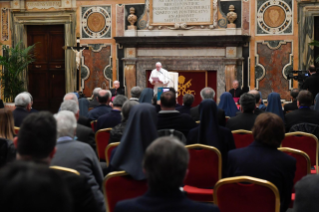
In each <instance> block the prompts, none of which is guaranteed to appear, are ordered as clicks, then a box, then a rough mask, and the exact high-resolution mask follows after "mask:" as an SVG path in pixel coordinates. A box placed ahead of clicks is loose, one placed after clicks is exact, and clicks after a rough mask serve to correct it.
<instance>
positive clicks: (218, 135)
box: [187, 99, 236, 167]
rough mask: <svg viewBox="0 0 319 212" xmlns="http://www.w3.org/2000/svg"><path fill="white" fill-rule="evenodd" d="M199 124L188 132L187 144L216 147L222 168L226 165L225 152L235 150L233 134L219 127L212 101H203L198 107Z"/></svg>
mask: <svg viewBox="0 0 319 212" xmlns="http://www.w3.org/2000/svg"><path fill="white" fill-rule="evenodd" d="M199 112H200V124H199V126H197V127H196V128H195V129H193V130H191V131H190V132H189V135H188V138H187V144H196V143H200V144H204V145H209V146H214V147H216V148H217V149H218V150H219V151H220V153H221V154H222V159H223V160H222V161H223V164H224V165H223V167H225V166H226V164H227V152H228V151H229V150H231V149H235V148H236V147H235V143H234V138H233V134H232V133H231V132H230V130H229V129H227V128H225V127H222V126H219V125H218V120H217V105H216V103H215V102H214V101H213V100H209V99H208V100H203V101H202V102H201V103H200V105H199Z"/></svg>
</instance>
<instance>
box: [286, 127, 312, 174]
mask: <svg viewBox="0 0 319 212" xmlns="http://www.w3.org/2000/svg"><path fill="white" fill-rule="evenodd" d="M281 147H290V148H293V149H298V150H301V151H303V152H305V153H307V155H308V156H309V157H310V162H311V167H314V168H315V169H313V170H311V174H318V139H317V137H316V136H314V135H312V134H310V133H305V132H292V133H286V136H285V138H284V140H283V141H282V142H281Z"/></svg>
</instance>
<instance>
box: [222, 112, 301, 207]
mask: <svg viewBox="0 0 319 212" xmlns="http://www.w3.org/2000/svg"><path fill="white" fill-rule="evenodd" d="M253 135H254V138H255V141H254V142H253V143H252V144H251V145H249V146H248V147H245V148H240V149H236V150H232V151H230V152H228V165H227V177H235V176H251V177H256V178H260V179H264V180H268V181H269V182H271V183H273V184H274V185H275V186H276V187H277V188H278V190H279V194H280V202H281V204H280V208H281V209H280V211H281V212H286V211H287V209H288V207H289V204H290V201H291V192H292V187H293V180H294V177H295V171H296V159H295V158H293V157H291V156H289V155H287V154H286V153H283V152H281V151H279V150H278V149H277V148H278V147H279V146H280V144H281V141H282V140H283V139H284V137H285V127H284V123H283V121H282V119H281V118H280V117H279V116H277V115H275V114H273V113H263V114H260V115H259V116H258V117H257V119H256V121H255V125H254V128H253Z"/></svg>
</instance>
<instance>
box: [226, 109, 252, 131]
mask: <svg viewBox="0 0 319 212" xmlns="http://www.w3.org/2000/svg"><path fill="white" fill-rule="evenodd" d="M256 118H257V114H255V113H239V114H238V115H237V116H235V117H232V118H230V119H228V121H227V123H226V127H227V128H228V129H230V130H231V131H233V130H252V128H253V126H254V123H255V120H256Z"/></svg>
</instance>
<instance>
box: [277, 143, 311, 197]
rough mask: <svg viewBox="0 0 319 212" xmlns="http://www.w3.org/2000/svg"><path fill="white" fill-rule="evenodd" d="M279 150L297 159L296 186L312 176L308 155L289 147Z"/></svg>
mask: <svg viewBox="0 0 319 212" xmlns="http://www.w3.org/2000/svg"><path fill="white" fill-rule="evenodd" d="M278 150H280V151H282V152H284V153H286V154H288V155H290V156H292V157H294V158H295V159H296V161H297V162H296V172H295V178H294V185H295V184H296V183H297V182H298V181H299V180H301V179H302V178H303V177H304V176H306V175H308V174H310V172H311V165H310V158H309V156H308V155H307V153H305V152H303V151H301V150H297V149H292V148H288V147H282V148H278ZM293 193H295V189H294V187H293Z"/></svg>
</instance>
